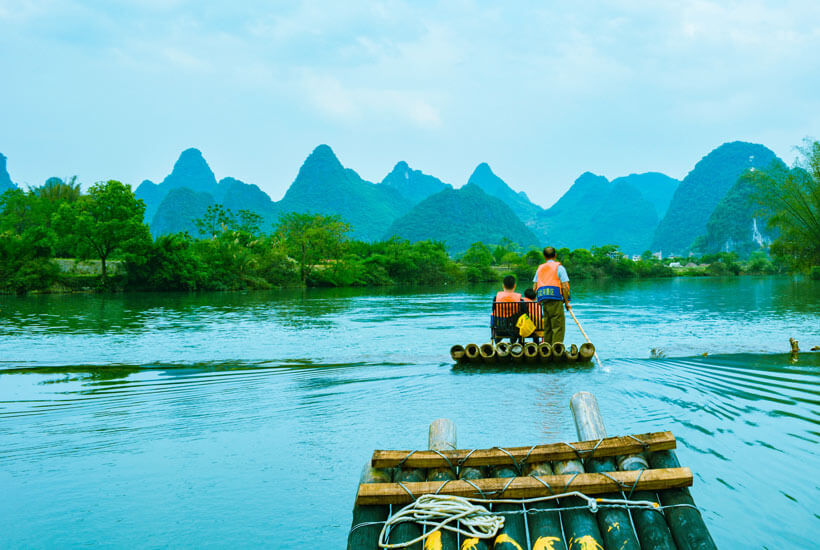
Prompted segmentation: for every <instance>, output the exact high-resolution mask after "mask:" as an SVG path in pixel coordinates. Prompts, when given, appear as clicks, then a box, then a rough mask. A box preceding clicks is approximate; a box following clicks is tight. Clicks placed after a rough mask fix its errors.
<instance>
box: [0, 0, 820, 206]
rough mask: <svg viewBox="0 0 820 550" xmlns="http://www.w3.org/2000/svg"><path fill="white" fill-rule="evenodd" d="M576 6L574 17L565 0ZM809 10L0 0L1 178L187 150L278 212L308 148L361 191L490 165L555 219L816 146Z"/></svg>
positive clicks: (818, 32) (457, 175) (806, 6)
mask: <svg viewBox="0 0 820 550" xmlns="http://www.w3.org/2000/svg"><path fill="white" fill-rule="evenodd" d="M576 4H577V5H576ZM818 21H820V2H816V1H805V2H790V1H771V2H757V1H749V2H708V1H693V2H638V1H627V0H624V1H615V2H583V3H575V2H565V1H561V2H505V3H500V2H471V1H453V2H443V3H436V2H422V1H418V2H403V1H383V2H380V1H373V2H354V1H345V2H299V1H287V2H271V1H255V0H243V1H239V2H237V1H234V2H212V1H208V0H198V1H190V2H189V1H184V0H167V1H161V0H146V1H129V0H119V1H114V0H109V1H86V2H79V1H70V0H45V1H35V0H0V103H2V108H0V152H2V153H4V154H5V155H6V156H8V157H9V161H8V168H9V172H10V174H11V176H12V179H13V180H15V181H16V182H18V183H23V184H32V185H36V184H40V183H42V182H43V181H44V180H45V179H46V178H47V177H49V176H53V175H56V176H68V175H73V174H76V175H78V176H79V179H80V181H82V182H84V183H86V184H90V183H93V182H94V181H98V180H102V179H110V178H114V179H120V180H122V181H125V182H127V183H131V184H133V185H135V186H136V185H137V184H139V182H140V181H142V180H143V179H152V180H154V181H159V180H161V179H162V178H163V177H164V176H165V175H166V174H167V173H168V172H169V171H170V169H171V167H172V165H173V162H174V161H175V160H176V158H177V156H178V155H179V153H180V152H181V151H182V150H183V149H185V148H187V147H198V148H199V149H201V150H202V151H203V154H204V155H205V158H206V159H207V160H208V162H209V164H210V165H211V168H212V169H213V170H214V172H215V173H216V176H217V178H222V177H226V176H233V177H236V178H239V179H241V180H243V181H246V182H249V183H255V184H257V185H259V186H260V187H261V188H262V189H264V190H265V191H267V192H268V193H270V194H271V196H272V197H273V198H274V199H279V198H280V197H281V196H282V194H283V193H284V191H285V190H286V188H287V186H288V185H290V183H291V182H292V181H293V179H294V177H295V176H296V173H297V171H298V169H299V166H300V165H301V163H302V161H303V160H304V158H305V157H306V156H307V155H308V154H309V153H310V151H311V150H312V149H313V148H314V147H315V146H316V145H318V144H320V143H327V144H329V145H330V146H331V147H333V149H334V151H336V153H337V155H338V156H339V158H340V159H341V161H342V162H343V163H344V164H345V165H346V166H349V167H351V168H353V169H355V170H357V171H358V172H359V173H360V174H361V175H362V176H363V177H364V178H366V179H369V180H371V181H380V180H381V178H382V177H384V175H385V174H386V173H387V172H388V171H389V170H390V169H391V168H392V166H393V165H394V164H395V163H396V162H397V161H399V160H406V161H407V162H408V163H409V164H410V165H411V166H412V167H414V168H417V169H420V170H423V171H424V172H426V173H430V174H433V175H435V176H437V177H439V178H441V179H443V180H444V181H447V182H449V183H452V184H454V185H456V186H460V185H463V184H464V183H465V182H466V180H467V177H468V176H469V174H470V173H471V172H472V170H473V168H474V167H475V166H476V165H477V164H478V163H480V162H485V161H486V162H488V163H489V164H490V165H491V166H492V168H493V169H494V171H495V172H496V173H497V174H498V175H500V176H501V177H502V178H504V179H505V180H506V181H507V182H508V183H509V184H510V185H512V186H513V187H514V188H516V189H518V190H524V191H526V192H527V193H528V195H530V197H531V198H532V199H533V200H534V201H535V202H537V203H539V204H542V205H549V204H551V203H553V202H554V201H555V200H557V199H558V197H559V196H560V195H561V193H563V192H564V191H565V190H566V189H567V188H568V187H569V185H571V183H572V181H573V180H574V179H575V178H576V177H577V176H578V175H579V174H581V173H582V172H584V171H587V170H590V171H593V172H596V173H599V174H603V175H605V176H607V177H609V178H614V177H618V176H621V175H626V174H629V173H631V172H643V171H649V170H657V171H662V172H665V173H667V174H669V175H671V176H674V177H678V178H682V177H683V176H685V175H686V173H687V172H688V171H689V170H690V169H691V168H692V166H693V165H694V163H695V162H697V161H698V160H699V159H700V158H701V157H702V156H703V155H705V154H706V153H707V152H708V151H710V150H711V149H713V148H714V147H716V146H718V145H720V144H721V143H723V142H725V141H731V140H735V139H740V140H745V141H754V142H759V143H763V144H765V145H767V146H769V147H771V148H772V149H773V150H774V151H775V152H776V153H777V154H779V155H780V156H781V157H783V158H784V160H786V161H788V162H791V161H792V160H793V159H794V156H795V155H794V150H793V146H794V145H796V144H799V143H800V141H801V140H802V139H803V138H804V137H807V136H812V137H815V138H816V137H820V131H818V128H820V56H818V55H817V52H818V51H820V25H818V24H817V22H818Z"/></svg>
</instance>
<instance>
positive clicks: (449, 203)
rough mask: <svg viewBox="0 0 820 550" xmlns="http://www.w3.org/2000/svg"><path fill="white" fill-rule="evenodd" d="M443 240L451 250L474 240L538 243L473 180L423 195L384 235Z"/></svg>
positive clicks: (412, 239) (466, 245) (509, 212)
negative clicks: (421, 199)
mask: <svg viewBox="0 0 820 550" xmlns="http://www.w3.org/2000/svg"><path fill="white" fill-rule="evenodd" d="M394 235H396V236H399V237H404V238H406V239H409V240H410V241H422V240H426V239H432V240H436V241H444V242H445V243H446V244H447V247H448V249H449V250H450V252H451V253H459V252H463V251H465V250H467V249H468V248H469V247H470V245H471V244H472V243H474V242H476V241H482V242H483V243H485V244H496V243H499V242H501V240H502V239H510V240H511V241H513V242H516V243H518V244H519V245H521V246H522V247H524V248H528V247H531V246H535V247H537V246H539V242H538V239H537V238H536V237H535V235H534V234H533V232H532V231H530V230H529V229H528V228H527V227H526V226H525V225H524V224H523V223H522V222H521V220H519V219H518V217H517V216H516V215H515V212H513V211H512V209H511V208H510V207H509V206H507V205H506V204H505V203H504V202H503V201H502V200H500V199H497V198H495V197H492V196H490V195H488V194H487V193H485V192H484V191H483V190H482V189H481V188H480V187H478V186H477V185H475V184H470V183H468V184H467V185H465V186H464V187H462V188H460V189H445V190H444V191H441V192H439V193H436V194H435V195H431V196H430V197H427V198H426V199H424V200H423V201H421V202H420V203H418V204H417V205H416V206H414V207H413V209H412V210H410V211H409V212H408V213H407V214H405V215H404V216H402V217H401V218H399V219H397V220H396V221H395V222H394V223H393V224H392V225H391V226H390V227H389V229H387V231H385V232H384V234H383V237H384V238H390V237H392V236H394Z"/></svg>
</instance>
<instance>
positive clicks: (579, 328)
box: [567, 309, 601, 367]
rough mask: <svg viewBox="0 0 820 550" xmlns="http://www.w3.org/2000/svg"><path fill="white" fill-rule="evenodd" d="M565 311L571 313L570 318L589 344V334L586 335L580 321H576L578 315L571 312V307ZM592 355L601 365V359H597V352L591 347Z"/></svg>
mask: <svg viewBox="0 0 820 550" xmlns="http://www.w3.org/2000/svg"><path fill="white" fill-rule="evenodd" d="M567 311H569V314H570V315H572V319H573V320H574V321H575V324H576V325H578V330H580V331H581V334H583V335H584V338H585V339H586V341H587V342H588V343H590V344H591V343H592V341H590V339H589V336H587V333H586V332H584V328H583V327H582V326H581V323H579V322H578V317H576V316H575V313H573V311H572V310H571V309H568V310H567ZM592 355H593V356H595V361H596V362H597V363H598V366H599V367H600V366H601V360H600V359H598V352H596V351H595V350H594V349H593V350H592Z"/></svg>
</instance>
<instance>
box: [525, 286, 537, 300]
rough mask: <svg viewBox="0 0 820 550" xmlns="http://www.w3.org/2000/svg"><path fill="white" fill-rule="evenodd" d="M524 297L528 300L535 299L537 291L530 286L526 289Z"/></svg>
mask: <svg viewBox="0 0 820 550" xmlns="http://www.w3.org/2000/svg"><path fill="white" fill-rule="evenodd" d="M524 297H525V298H526V299H527V300H535V291H534V290H533V289H531V288H528V289H527V290H525V291H524Z"/></svg>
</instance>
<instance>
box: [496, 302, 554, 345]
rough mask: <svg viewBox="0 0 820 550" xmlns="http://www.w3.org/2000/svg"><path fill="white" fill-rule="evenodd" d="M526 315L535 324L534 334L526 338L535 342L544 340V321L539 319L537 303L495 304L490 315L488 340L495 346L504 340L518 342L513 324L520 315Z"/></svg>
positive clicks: (539, 307) (539, 306)
mask: <svg viewBox="0 0 820 550" xmlns="http://www.w3.org/2000/svg"><path fill="white" fill-rule="evenodd" d="M523 313H526V314H527V315H529V316H530V319H532V320H533V322H534V323H535V332H533V333H532V334H530V335H529V336H527V338H532V339H533V340H535V339H536V338H538V339H539V340H543V338H544V320H543V319H542V318H541V304H539V303H538V302H496V301H493V311H492V315H490V339H491V341H492V342H493V343H495V344H497V343H499V342H501V341H502V340H503V339H504V338H509V339H510V342H515V341H516V340H518V328H517V327H516V326H515V323H516V322H518V318H519V317H520V316H521V314H523Z"/></svg>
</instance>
